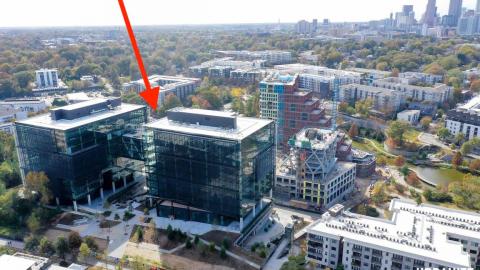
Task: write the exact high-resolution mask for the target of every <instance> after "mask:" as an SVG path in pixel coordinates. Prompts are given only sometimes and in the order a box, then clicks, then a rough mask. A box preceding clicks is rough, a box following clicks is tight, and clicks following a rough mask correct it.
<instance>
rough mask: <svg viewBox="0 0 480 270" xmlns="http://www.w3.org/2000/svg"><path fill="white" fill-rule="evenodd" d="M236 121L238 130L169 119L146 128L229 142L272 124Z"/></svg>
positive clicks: (215, 113) (223, 114)
mask: <svg viewBox="0 0 480 270" xmlns="http://www.w3.org/2000/svg"><path fill="white" fill-rule="evenodd" d="M188 112H190V113H199V114H203V115H211V116H224V117H231V116H232V113H228V112H220V111H212V110H200V109H189V110H188ZM236 119H237V128H236V129H225V128H218V127H211V126H201V125H196V124H188V123H179V122H175V121H170V120H168V118H167V117H164V118H162V119H160V120H158V121H155V122H151V123H148V124H146V125H145V126H146V127H148V128H154V129H160V130H167V131H172V132H180V133H187V134H194V135H201V136H208V137H215V138H223V139H229V140H242V139H243V138H246V137H248V136H249V135H251V134H253V133H254V132H256V131H258V130H259V129H261V128H263V127H265V126H267V125H268V124H270V123H271V122H272V121H271V120H266V119H258V118H248V117H237V118H236Z"/></svg>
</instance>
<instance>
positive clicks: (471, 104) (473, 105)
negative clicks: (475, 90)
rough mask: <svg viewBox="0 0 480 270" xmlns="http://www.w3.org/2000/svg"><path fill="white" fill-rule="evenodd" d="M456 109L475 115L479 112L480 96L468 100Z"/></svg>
mask: <svg viewBox="0 0 480 270" xmlns="http://www.w3.org/2000/svg"><path fill="white" fill-rule="evenodd" d="M458 109H460V110H466V111H472V112H476V113H478V112H480V96H476V97H474V98H472V99H470V100H469V101H468V102H467V103H466V104H464V105H462V106H459V107H458Z"/></svg>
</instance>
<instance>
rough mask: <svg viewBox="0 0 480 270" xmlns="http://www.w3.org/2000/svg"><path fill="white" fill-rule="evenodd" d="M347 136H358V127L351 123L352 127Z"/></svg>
mask: <svg viewBox="0 0 480 270" xmlns="http://www.w3.org/2000/svg"><path fill="white" fill-rule="evenodd" d="M348 136H350V138H352V139H353V138H355V137H357V136H358V127H357V124H355V123H353V124H352V126H351V127H350V130H348Z"/></svg>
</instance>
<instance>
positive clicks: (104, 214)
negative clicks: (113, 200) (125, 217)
mask: <svg viewBox="0 0 480 270" xmlns="http://www.w3.org/2000/svg"><path fill="white" fill-rule="evenodd" d="M111 214H112V211H109V210H107V211H105V212H103V216H104V217H109V216H110V215H111Z"/></svg>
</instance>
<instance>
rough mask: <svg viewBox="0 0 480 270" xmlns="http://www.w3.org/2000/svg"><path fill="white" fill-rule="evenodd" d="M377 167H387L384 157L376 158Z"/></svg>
mask: <svg viewBox="0 0 480 270" xmlns="http://www.w3.org/2000/svg"><path fill="white" fill-rule="evenodd" d="M377 165H378V166H385V165H387V159H386V158H385V157H384V156H378V157H377Z"/></svg>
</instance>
